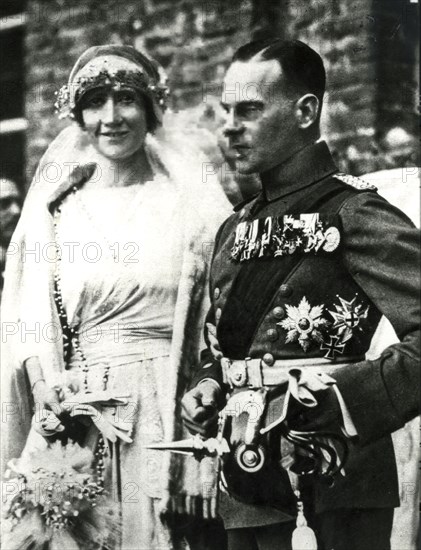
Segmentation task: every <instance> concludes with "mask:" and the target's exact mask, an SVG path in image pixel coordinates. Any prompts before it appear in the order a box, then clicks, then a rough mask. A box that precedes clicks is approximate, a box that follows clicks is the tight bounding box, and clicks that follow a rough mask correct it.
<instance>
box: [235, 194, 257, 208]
mask: <svg viewBox="0 0 421 550" xmlns="http://www.w3.org/2000/svg"><path fill="white" fill-rule="evenodd" d="M259 195H260V191H259V192H258V193H256V194H255V195H252V196H251V197H248V198H247V199H245V200H243V201H241V202H239V203H238V204H236V205H235V206H234V212H238V211H239V210H241V209H242V208H243V206H245V205H246V204H248V203H249V202H251V201H253V200H254V199H256V198H257V197H258V196H259Z"/></svg>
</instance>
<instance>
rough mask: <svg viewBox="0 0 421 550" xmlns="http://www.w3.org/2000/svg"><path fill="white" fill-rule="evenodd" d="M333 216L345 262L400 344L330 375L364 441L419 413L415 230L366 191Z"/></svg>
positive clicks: (417, 264) (417, 297)
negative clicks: (338, 215)
mask: <svg viewBox="0 0 421 550" xmlns="http://www.w3.org/2000/svg"><path fill="white" fill-rule="evenodd" d="M341 219H342V223H343V235H344V242H343V250H344V262H345V265H346V267H347V268H348V270H349V272H350V274H351V275H352V277H353V278H354V280H355V281H356V282H357V284H358V285H359V286H360V287H361V288H362V289H363V290H364V292H365V293H366V294H367V295H368V296H369V297H370V298H371V300H372V301H373V303H374V304H375V305H376V307H377V308H378V309H379V310H380V311H381V312H382V313H383V315H384V316H385V317H386V318H387V319H388V320H389V321H390V323H391V324H392V326H393V328H394V329H395V332H396V334H397V336H398V338H399V340H400V343H398V344H394V345H392V346H389V347H388V348H386V349H385V351H384V352H383V353H382V354H381V356H380V357H379V358H378V359H376V360H372V361H363V362H360V363H358V364H356V365H353V366H352V367H350V368H345V369H339V371H337V372H336V373H335V378H336V379H337V383H338V387H339V389H340V391H341V393H342V395H343V397H344V399H345V402H346V404H347V406H348V408H349V411H350V414H351V417H352V419H353V421H354V424H355V426H356V429H357V432H358V435H359V438H360V442H361V443H362V444H365V443H368V442H370V441H373V440H375V439H377V438H379V437H381V436H383V435H385V434H387V433H391V432H393V431H395V430H397V429H399V428H401V427H402V426H403V425H404V424H405V423H406V422H407V421H409V420H410V419H412V418H414V417H415V416H417V415H418V414H419V402H420V371H419V369H420V330H419V320H420V251H419V231H418V230H417V229H416V228H415V227H414V225H413V224H412V222H411V221H410V220H409V219H408V218H407V217H406V216H405V214H403V213H402V212H401V211H400V210H398V209H397V208H395V207H394V206H392V205H390V204H389V203H388V202H387V201H386V200H384V199H383V198H381V197H380V196H378V195H376V194H374V193H362V194H359V195H357V196H354V197H353V198H352V199H350V200H348V201H347V203H345V205H344V206H343V208H342V210H341Z"/></svg>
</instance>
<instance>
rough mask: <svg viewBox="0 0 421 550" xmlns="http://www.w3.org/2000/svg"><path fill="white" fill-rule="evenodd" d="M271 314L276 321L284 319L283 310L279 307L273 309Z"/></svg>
mask: <svg viewBox="0 0 421 550" xmlns="http://www.w3.org/2000/svg"><path fill="white" fill-rule="evenodd" d="M272 313H273V315H274V316H275V317H276V318H277V319H283V318H284V317H285V310H284V308H283V307H281V306H277V307H275V308H273V311H272Z"/></svg>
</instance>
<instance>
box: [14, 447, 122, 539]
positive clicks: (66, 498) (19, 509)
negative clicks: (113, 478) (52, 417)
mask: <svg viewBox="0 0 421 550" xmlns="http://www.w3.org/2000/svg"><path fill="white" fill-rule="evenodd" d="M92 461H93V454H92V452H91V451H90V450H88V449H83V448H81V447H80V446H79V445H78V444H77V443H72V442H68V443H67V445H65V446H63V445H62V443H61V442H60V441H56V442H55V443H52V444H50V445H48V446H47V447H45V448H44V449H43V450H41V451H40V450H38V451H36V452H32V453H31V452H30V453H28V456H26V457H25V458H24V457H21V458H20V459H14V460H12V461H11V462H10V463H9V464H8V466H9V469H8V471H7V472H6V480H5V481H4V482H3V495H7V496H6V506H5V517H4V526H3V548H7V549H8V550H18V549H19V550H85V549H89V550H91V549H110V550H111V549H112V548H115V547H116V546H117V544H118V540H119V536H120V530H121V529H120V516H119V507H118V502H117V500H115V501H113V499H112V498H111V496H110V495H107V494H106V491H104V489H103V487H102V485H101V484H100V483H98V482H97V480H96V478H95V475H94V472H93V470H92V466H91V465H92Z"/></svg>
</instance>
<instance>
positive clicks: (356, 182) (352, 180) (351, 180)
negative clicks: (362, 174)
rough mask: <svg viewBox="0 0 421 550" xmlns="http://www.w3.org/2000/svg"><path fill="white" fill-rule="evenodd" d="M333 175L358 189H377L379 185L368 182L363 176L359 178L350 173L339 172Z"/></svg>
mask: <svg viewBox="0 0 421 550" xmlns="http://www.w3.org/2000/svg"><path fill="white" fill-rule="evenodd" d="M333 177H334V178H337V179H338V180H340V181H343V182H344V183H346V184H347V185H350V186H351V187H353V188H354V189H356V190H357V191H377V187H376V186H375V185H372V184H371V183H368V182H367V181H364V180H362V179H361V178H357V177H356V176H351V175H349V174H344V173H342V172H339V173H338V174H334V176H333Z"/></svg>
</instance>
